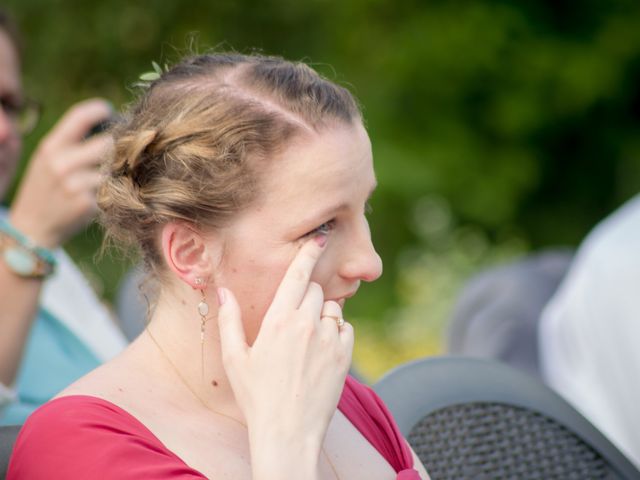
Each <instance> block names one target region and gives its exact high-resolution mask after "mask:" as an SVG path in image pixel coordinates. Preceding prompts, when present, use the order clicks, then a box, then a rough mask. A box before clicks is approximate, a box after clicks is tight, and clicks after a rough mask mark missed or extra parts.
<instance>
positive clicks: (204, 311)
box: [196, 277, 209, 382]
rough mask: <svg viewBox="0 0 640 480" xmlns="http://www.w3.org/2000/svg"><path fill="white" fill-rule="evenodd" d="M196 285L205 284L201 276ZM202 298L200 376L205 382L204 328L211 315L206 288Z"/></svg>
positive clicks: (202, 290) (199, 309) (200, 311)
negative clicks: (205, 293) (208, 316)
mask: <svg viewBox="0 0 640 480" xmlns="http://www.w3.org/2000/svg"><path fill="white" fill-rule="evenodd" d="M196 285H203V282H202V279H201V278H200V277H198V278H196ZM200 294H201V295H202V300H200V303H198V314H199V315H200V376H201V378H202V381H203V382H204V329H205V325H206V323H207V321H208V320H209V319H208V318H207V315H209V304H208V303H207V299H206V298H205V295H204V288H201V289H200Z"/></svg>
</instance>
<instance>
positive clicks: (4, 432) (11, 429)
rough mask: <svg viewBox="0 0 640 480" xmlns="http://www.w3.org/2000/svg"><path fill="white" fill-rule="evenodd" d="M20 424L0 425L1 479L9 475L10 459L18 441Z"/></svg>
mask: <svg viewBox="0 0 640 480" xmlns="http://www.w3.org/2000/svg"><path fill="white" fill-rule="evenodd" d="M19 431H20V425H8V426H2V427H0V480H4V479H5V477H6V476H7V469H8V468H9V459H10V458H11V452H12V451H13V444H14V443H15V442H16V438H17V437H18V432H19Z"/></svg>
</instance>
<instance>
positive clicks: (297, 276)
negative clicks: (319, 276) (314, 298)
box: [269, 235, 327, 311]
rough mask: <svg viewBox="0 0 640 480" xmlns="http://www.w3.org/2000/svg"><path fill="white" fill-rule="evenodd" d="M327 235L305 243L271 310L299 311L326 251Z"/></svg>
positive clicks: (288, 271) (287, 272) (279, 288)
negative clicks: (321, 257) (312, 276)
mask: <svg viewBox="0 0 640 480" xmlns="http://www.w3.org/2000/svg"><path fill="white" fill-rule="evenodd" d="M326 241H327V237H326V235H318V236H316V237H314V238H312V239H311V240H309V241H308V242H307V243H305V244H304V245H303V246H302V248H301V249H300V251H298V253H297V254H296V256H295V258H294V259H293V261H292V262H291V265H289V268H288V269H287V271H286V273H285V274H284V277H283V278H282V281H281V282H280V285H279V286H278V290H277V291H276V294H275V296H274V297H273V301H272V302H271V306H270V307H269V310H270V311H271V310H272V309H275V310H281V309H287V308H288V309H297V308H298V307H299V306H300V303H301V302H302V299H303V298H304V296H305V294H306V292H307V288H308V287H309V282H310V281H311V274H312V273H313V269H314V268H315V266H316V263H318V259H319V258H320V256H321V255H322V252H323V251H324V245H325V243H326Z"/></svg>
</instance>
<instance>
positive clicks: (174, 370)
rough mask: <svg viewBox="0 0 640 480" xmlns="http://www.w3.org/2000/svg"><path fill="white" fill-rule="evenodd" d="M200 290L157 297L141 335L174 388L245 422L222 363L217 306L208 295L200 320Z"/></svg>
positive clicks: (215, 410)
mask: <svg viewBox="0 0 640 480" xmlns="http://www.w3.org/2000/svg"><path fill="white" fill-rule="evenodd" d="M201 300H202V298H201V295H200V292H194V294H193V295H187V296H186V298H176V297H174V296H169V295H165V296H162V295H161V297H160V298H159V300H158V303H157V305H156V307H155V309H154V312H153V316H152V318H151V321H150V322H149V325H148V326H147V331H146V332H145V333H143V336H146V337H147V341H148V342H149V343H151V344H152V345H153V348H156V349H157V350H159V353H160V355H161V356H162V357H164V360H165V363H166V365H165V367H166V368H164V370H165V371H166V372H167V375H169V376H174V377H177V378H176V382H175V385H176V386H177V388H185V389H187V390H189V391H190V392H191V394H192V395H193V396H194V397H195V398H194V399H195V400H196V401H198V402H199V403H201V404H202V405H203V406H204V407H206V408H207V409H209V410H211V411H213V412H216V413H219V414H222V415H225V416H229V417H232V418H233V419H235V420H237V421H239V422H241V423H244V424H246V422H245V419H244V416H243V414H242V412H241V411H240V410H239V408H238V406H237V403H236V401H235V396H234V394H233V390H232V389H231V385H230V384H229V381H228V378H227V375H226V372H225V370H224V366H223V363H222V356H221V353H220V352H221V349H220V337H219V334H218V323H217V308H216V306H215V305H212V304H213V303H214V302H213V301H211V300H210V299H209V298H207V299H206V300H208V302H207V303H208V304H209V313H208V315H207V316H206V322H205V323H204V336H203V337H201V326H202V321H201V317H200V314H199V313H198V303H200V301H201Z"/></svg>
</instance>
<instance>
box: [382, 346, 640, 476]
mask: <svg viewBox="0 0 640 480" xmlns="http://www.w3.org/2000/svg"><path fill="white" fill-rule="evenodd" d="M373 388H374V389H375V390H376V392H377V393H378V395H380V397H381V398H382V399H383V400H384V401H385V403H386V404H387V406H388V407H389V409H390V410H391V412H392V413H393V415H394V417H395V419H396V421H397V422H398V426H399V427H400V430H401V431H402V433H403V434H404V435H405V437H406V438H407V440H408V441H409V443H410V444H411V446H412V447H413V449H414V450H415V451H416V454H417V455H418V456H419V457H420V459H421V460H422V462H423V463H424V465H425V467H426V468H427V471H428V472H429V475H430V476H431V479H432V480H445V479H447V480H448V479H451V480H454V479H455V480H466V479H474V480H482V479H487V480H488V479H491V480H494V479H518V480H529V479H540V480H542V479H547V480H549V479H562V480H565V479H576V480H577V479H580V480H587V479H618V480H637V479H640V472H639V471H638V470H637V469H636V468H635V467H634V466H633V465H632V464H631V463H630V462H629V460H627V458H626V457H624V456H623V455H622V454H621V453H620V451H618V449H617V448H616V447H615V446H614V445H613V444H612V443H611V442H610V441H609V440H607V439H606V438H605V437H604V436H603V435H602V434H601V433H600V432H599V431H598V430H596V428H595V427H593V425H591V424H590V423H589V422H588V421H587V420H586V419H585V418H584V417H582V416H581V415H580V414H579V413H578V412H577V411H576V410H575V409H574V408H573V407H571V406H570V405H569V404H568V403H567V402H566V401H565V400H563V399H562V398H560V397H559V396H558V395H557V394H556V393H554V392H553V391H552V390H550V389H549V388H548V387H547V386H545V385H544V384H542V383H540V382H539V381H537V380H536V379H534V378H533V377H530V376H528V375H526V374H524V373H522V372H520V371H518V370H516V369H515V368H512V367H510V366H508V365H504V364H501V363H498V362H495V361H492V360H484V359H478V358H465V357H438V358H428V359H422V360H418V361H415V362H411V363H408V364H405V365H403V366H401V367H399V368H397V369H395V370H393V371H391V372H390V373H389V374H387V375H386V376H385V377H384V378H382V379H381V380H380V381H379V382H378V383H377V384H376V385H375V386H374V387H373Z"/></svg>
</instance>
